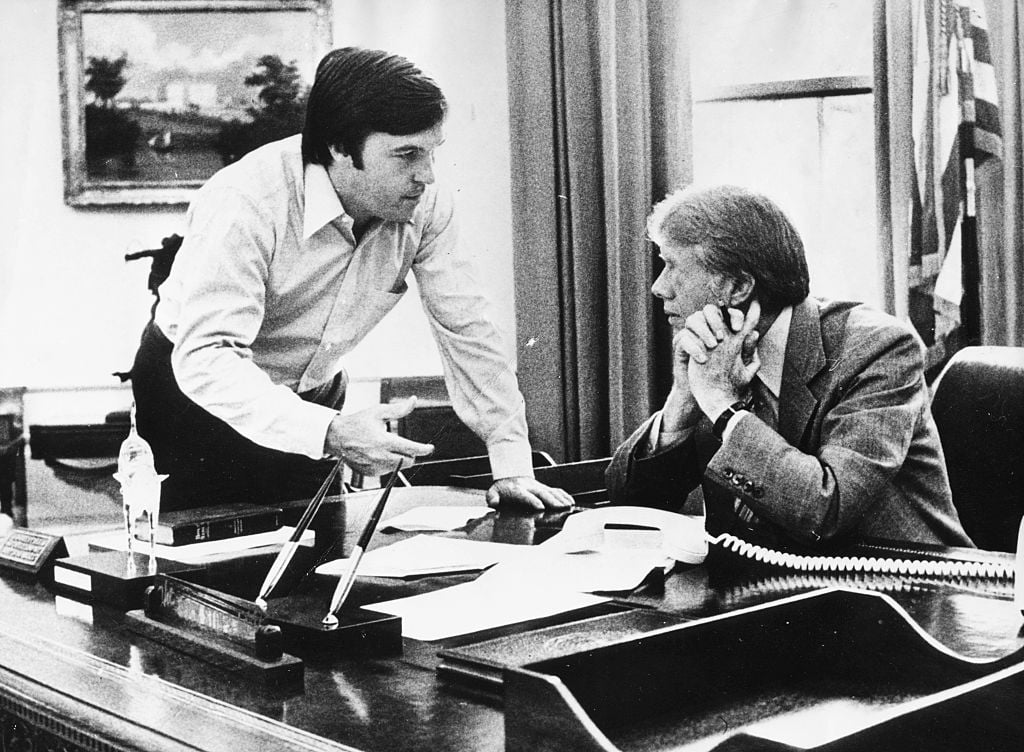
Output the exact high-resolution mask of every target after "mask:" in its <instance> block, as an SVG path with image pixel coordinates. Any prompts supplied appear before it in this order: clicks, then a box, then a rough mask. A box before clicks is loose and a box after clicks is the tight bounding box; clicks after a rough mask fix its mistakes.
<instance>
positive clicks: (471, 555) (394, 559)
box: [316, 535, 527, 578]
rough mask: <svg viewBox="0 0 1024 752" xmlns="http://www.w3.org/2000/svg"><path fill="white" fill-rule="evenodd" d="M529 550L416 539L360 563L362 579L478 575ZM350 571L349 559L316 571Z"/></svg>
mask: <svg viewBox="0 0 1024 752" xmlns="http://www.w3.org/2000/svg"><path fill="white" fill-rule="evenodd" d="M526 548H527V547H526V546H515V545H512V544H510V543H492V542H491V541H474V540H466V539H465V538H446V537H443V536H438V535H415V536H413V537H412V538H406V539H405V540H400V541H398V542H397V543H392V544H390V545H388V546H381V547H380V548H375V549H373V550H371V551H367V552H366V553H365V554H364V555H363V558H362V561H360V562H359V576H360V577H398V578H407V577H423V576H426V575H438V574H454V573H456V572H479V571H482V570H484V569H487V568H488V567H490V566H493V565H494V564H497V563H498V562H500V561H505V560H508V559H510V558H513V557H516V556H521V555H522V554H523V552H524V551H525V550H526ZM347 571H348V559H335V560H334V561H329V562H326V563H325V564H321V565H320V566H319V567H317V568H316V573H317V574H322V575H328V576H334V577H338V576H341V575H342V574H344V573H345V572H347Z"/></svg>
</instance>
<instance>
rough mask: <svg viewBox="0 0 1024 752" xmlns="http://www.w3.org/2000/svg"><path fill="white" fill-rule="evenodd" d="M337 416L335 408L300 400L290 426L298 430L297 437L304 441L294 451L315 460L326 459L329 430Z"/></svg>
mask: <svg viewBox="0 0 1024 752" xmlns="http://www.w3.org/2000/svg"><path fill="white" fill-rule="evenodd" d="M337 414H338V411H337V410H335V409H333V408H330V407H324V406H323V405H317V404H314V403H312V402H305V401H303V400H300V401H299V404H298V406H297V407H296V412H295V419H294V420H291V421H289V425H290V426H291V427H292V428H293V429H295V430H296V433H295V436H296V437H299V436H301V437H302V441H301V442H300V443H299V444H298V445H297V446H296V448H295V449H294V450H293V451H295V452H296V453H298V454H304V455H306V456H307V457H310V458H312V459H314V460H321V459H324V458H325V457H326V456H327V455H326V454H325V453H324V444H326V443H327V429H328V428H330V426H331V421H332V420H334V418H335V416H337Z"/></svg>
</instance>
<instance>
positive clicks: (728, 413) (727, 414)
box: [711, 397, 754, 441]
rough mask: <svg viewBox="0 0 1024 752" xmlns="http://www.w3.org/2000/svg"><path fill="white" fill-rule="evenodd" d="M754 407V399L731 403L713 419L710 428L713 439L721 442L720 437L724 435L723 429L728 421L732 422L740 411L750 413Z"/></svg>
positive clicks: (748, 398) (749, 398)
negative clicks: (733, 417)
mask: <svg viewBox="0 0 1024 752" xmlns="http://www.w3.org/2000/svg"><path fill="white" fill-rule="evenodd" d="M753 407H754V398H753V397H747V398H746V399H742V400H740V401H739V402H733V403H732V404H731V405H729V406H728V407H727V408H725V410H723V411H722V414H721V415H719V416H718V418H716V419H715V422H714V424H713V425H712V426H711V433H712V434H714V436H715V438H716V439H718V440H719V441H721V440H722V435H723V434H724V433H725V427H726V426H727V425H729V421H730V420H732V416H734V415H735V414H736V413H738V412H740V411H741V410H746V411H748V412H749V411H750V410H751V409H752V408H753Z"/></svg>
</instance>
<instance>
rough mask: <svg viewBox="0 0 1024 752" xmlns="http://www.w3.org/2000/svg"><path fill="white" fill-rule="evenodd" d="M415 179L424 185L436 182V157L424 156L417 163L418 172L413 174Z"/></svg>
mask: <svg viewBox="0 0 1024 752" xmlns="http://www.w3.org/2000/svg"><path fill="white" fill-rule="evenodd" d="M413 179H414V180H415V181H416V182H417V183H423V184H424V185H430V184H431V183H433V182H434V157H433V156H428V157H424V158H423V159H421V160H420V161H419V163H418V164H417V165H416V172H415V174H414V175H413Z"/></svg>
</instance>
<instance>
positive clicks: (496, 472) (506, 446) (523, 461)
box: [487, 441, 534, 480]
mask: <svg viewBox="0 0 1024 752" xmlns="http://www.w3.org/2000/svg"><path fill="white" fill-rule="evenodd" d="M531 452H532V450H531V449H530V444H529V442H525V441H498V442H495V443H494V444H490V445H488V447H487V456H488V457H489V458H490V461H491V475H492V477H493V478H494V479H495V480H498V479H499V478H516V477H526V478H532V477H534V474H533V457H532V456H531Z"/></svg>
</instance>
